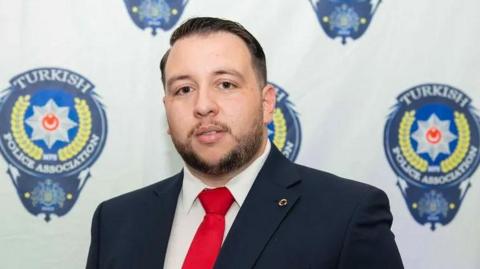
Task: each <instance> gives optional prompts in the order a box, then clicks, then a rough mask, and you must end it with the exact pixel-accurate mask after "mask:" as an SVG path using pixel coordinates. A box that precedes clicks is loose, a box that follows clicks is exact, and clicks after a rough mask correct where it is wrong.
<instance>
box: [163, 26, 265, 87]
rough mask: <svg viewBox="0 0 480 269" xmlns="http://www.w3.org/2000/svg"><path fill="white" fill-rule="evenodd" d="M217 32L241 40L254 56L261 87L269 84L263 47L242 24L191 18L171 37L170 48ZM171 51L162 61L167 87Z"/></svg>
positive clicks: (254, 65)
mask: <svg viewBox="0 0 480 269" xmlns="http://www.w3.org/2000/svg"><path fill="white" fill-rule="evenodd" d="M217 32H227V33H231V34H234V35H236V36H238V37H239V38H241V39H242V40H243V41H244V42H245V44H246V45H247V47H248V50H249V51H250V55H251V56H252V65H253V69H254V70H255V73H256V75H257V79H258V80H259V82H260V84H261V86H262V87H263V86H265V85H266V84H267V64H266V60H265V53H264V52H263V49H262V46H261V45H260V43H259V42H258V41H257V39H256V38H255V37H254V36H253V35H252V34H251V33H250V32H249V31H247V29H245V28H244V27H243V26H242V25H241V24H240V23H237V22H234V21H230V20H225V19H219V18H212V17H196V18H191V19H189V20H187V21H186V22H184V23H183V24H182V25H180V26H179V27H178V28H177V29H176V30H175V31H174V32H173V34H172V36H171V37H170V46H173V44H175V42H177V41H178V40H179V39H181V38H184V37H187V36H191V35H195V34H210V33H217ZM169 53H170V49H169V50H168V51H167V52H166V53H165V54H164V55H163V57H162V60H161V61H160V71H161V73H162V83H163V86H164V87H165V65H166V64H167V60H168V55H169Z"/></svg>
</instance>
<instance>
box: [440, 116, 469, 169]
mask: <svg viewBox="0 0 480 269" xmlns="http://www.w3.org/2000/svg"><path fill="white" fill-rule="evenodd" d="M454 116H455V124H456V125H457V130H458V143H457V147H456V148H455V150H454V151H453V153H452V155H450V156H449V157H448V158H447V159H445V160H443V161H442V162H441V163H440V169H441V171H442V172H443V173H448V172H450V171H451V170H453V169H454V168H455V167H457V166H458V165H459V164H460V163H461V162H462V161H463V158H465V156H466V155H467V152H468V148H469V147H470V126H469V125H468V121H467V118H466V117H465V115H464V114H463V113H460V112H457V111H455V112H454Z"/></svg>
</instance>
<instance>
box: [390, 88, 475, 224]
mask: <svg viewBox="0 0 480 269" xmlns="http://www.w3.org/2000/svg"><path fill="white" fill-rule="evenodd" d="M397 101H398V103H397V104H396V105H395V107H394V109H393V111H392V112H391V114H390V115H389V117H388V121H387V123H386V126H385V137H384V139H385V140H384V141H385V152H386V155H387V159H388V162H389V163H390V165H391V167H392V168H393V170H394V172H395V174H396V175H397V176H398V184H397V185H398V186H399V188H400V190H401V192H402V195H403V197H404V198H405V200H406V202H407V206H408V209H409V210H410V213H411V214H412V216H413V217H414V219H415V220H416V221H417V222H418V223H420V224H425V223H430V224H431V229H432V230H434V229H435V225H436V224H438V223H440V224H442V225H446V224H448V223H450V221H452V219H453V218H454V217H455V215H456V213H457V211H458V209H459V208H460V205H461V203H462V201H463V199H464V198H465V195H466V193H467V190H468V189H469V187H470V185H471V184H470V177H471V176H472V174H473V173H474V172H475V170H476V169H477V167H478V164H479V161H480V154H479V151H478V150H479V143H480V137H479V129H480V127H479V126H480V118H479V117H478V115H477V114H476V112H475V108H474V107H473V106H472V105H471V102H472V100H471V99H470V97H468V96H467V95H466V94H465V93H464V92H462V91H461V90H459V89H456V88H454V87H451V86H449V85H444V84H423V85H418V86H415V87H413V88H411V89H408V90H407V91H405V92H403V93H402V94H400V95H399V96H398V97H397Z"/></svg>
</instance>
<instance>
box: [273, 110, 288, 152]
mask: <svg viewBox="0 0 480 269" xmlns="http://www.w3.org/2000/svg"><path fill="white" fill-rule="evenodd" d="M273 125H274V126H275V134H274V136H273V144H275V146H277V148H279V149H282V148H283V147H284V146H285V141H287V121H286V120H285V117H284V116H283V113H282V110H281V109H280V108H276V109H275V112H274V113H273Z"/></svg>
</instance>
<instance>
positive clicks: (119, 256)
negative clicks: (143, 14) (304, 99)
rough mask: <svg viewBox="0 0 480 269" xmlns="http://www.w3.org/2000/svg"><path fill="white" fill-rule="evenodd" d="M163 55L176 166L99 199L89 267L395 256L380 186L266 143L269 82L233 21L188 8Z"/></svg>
mask: <svg viewBox="0 0 480 269" xmlns="http://www.w3.org/2000/svg"><path fill="white" fill-rule="evenodd" d="M170 44H171V48H170V50H169V51H168V52H167V53H166V54H165V55H164V57H163V58H162V61H161V72H162V82H163V85H164V88H165V97H164V105H165V109H166V114H167V120H168V125H169V131H168V133H169V134H170V136H171V138H172V141H173V143H174V145H175V147H176V149H177V151H178V152H179V154H180V155H181V156H182V158H183V160H184V162H185V167H184V169H183V171H182V172H180V173H179V174H177V175H175V176H173V177H171V178H168V179H165V180H163V181H160V182H158V183H156V184H153V185H151V186H148V187H146V188H143V189H140V190H137V191H134V192H131V193H128V194H125V195H122V196H119V197H117V198H113V199H111V200H109V201H106V202H103V203H102V204H101V205H100V206H99V207H98V209H97V211H96V212H95V215H94V219H93V224H92V242H91V246H90V252H89V257H88V262H87V268H88V269H94V268H141V269H147V268H157V269H158V268H168V269H171V268H183V269H189V268H199V269H202V268H209V269H210V268H217V269H221V268H239V269H240V268H242V269H243V268H268V269H273V268H275V269H281V268H285V269H287V268H288V269H293V268H323V269H330V268H331V269H333V268H338V269H347V268H360V269H361V268H365V269H375V268H379V269H380V268H381V269H388V268H392V269H397V268H403V265H402V262H401V259H400V255H399V253H398V250H397V247H396V245H395V241H394V236H393V234H392V233H391V231H390V226H391V222H392V216H391V214H390V212H389V205H388V199H387V197H386V195H385V194H384V193H383V192H382V191H380V190H378V189H376V188H374V187H371V186H368V185H366V184H362V183H357V182H354V181H349V180H345V179H341V178H338V177H336V176H334V175H331V174H328V173H325V172H321V171H317V170H314V169H311V168H307V167H303V166H300V165H297V164H294V163H291V162H290V161H289V160H287V159H286V158H284V157H283V156H282V154H281V153H280V152H279V151H278V150H277V149H276V148H275V147H274V146H272V145H271V144H270V142H269V141H268V137H267V124H268V123H269V122H270V120H271V119H272V113H273V111H274V108H275V90H274V88H273V87H272V86H271V85H269V84H267V77H266V64H265V55H264V53H263V50H262V47H261V46H260V44H259V43H258V42H257V40H256V39H255V38H254V37H253V36H252V35H251V34H250V33H249V32H248V31H247V30H245V29H244V28H243V27H242V26H241V25H239V24H237V23H235V22H231V21H227V20H222V19H216V18H193V19H190V20H188V21H187V22H185V23H184V24H182V25H181V26H180V27H179V28H178V29H177V30H176V31H175V32H174V33H173V35H172V37H171V40H170Z"/></svg>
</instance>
